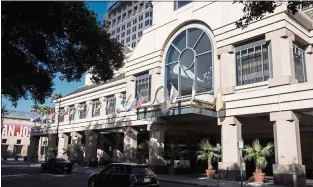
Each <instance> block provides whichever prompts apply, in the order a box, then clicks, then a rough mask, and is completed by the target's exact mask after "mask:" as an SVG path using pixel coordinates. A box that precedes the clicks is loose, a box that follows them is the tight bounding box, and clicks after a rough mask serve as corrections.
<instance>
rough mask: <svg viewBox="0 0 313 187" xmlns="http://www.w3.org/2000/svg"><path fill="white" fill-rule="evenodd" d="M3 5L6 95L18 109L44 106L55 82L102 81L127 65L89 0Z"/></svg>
mask: <svg viewBox="0 0 313 187" xmlns="http://www.w3.org/2000/svg"><path fill="white" fill-rule="evenodd" d="M1 4H2V16H1V21H2V25H1V26H2V27H1V34H2V35H1V39H2V41H1V44H2V45H1V53H2V54H1V55H2V56H1V57H2V59H1V60H2V90H1V92H2V94H3V95H4V96H5V97H7V98H8V99H9V100H10V101H12V103H13V105H15V106H16V104H17V100H18V99H20V98H24V99H28V98H29V97H30V98H31V99H33V100H35V101H36V102H38V103H40V104H42V103H44V101H45V99H46V98H47V97H50V96H51V95H52V92H53V79H54V78H55V77H56V74H57V73H60V75H61V76H60V79H61V80H66V81H68V82H71V81H79V80H80V79H81V77H82V75H83V74H84V73H86V72H88V71H89V72H90V73H92V74H93V76H92V80H93V81H94V82H95V83H100V82H101V81H105V80H107V79H110V78H112V76H113V72H114V70H115V69H118V68H120V67H122V65H123V60H124V54H123V47H122V45H121V44H120V43H118V42H117V41H116V40H115V39H112V38H111V36H110V34H109V33H108V32H107V27H106V25H105V24H104V23H100V22H98V21H97V18H96V14H95V13H94V12H93V11H89V10H88V9H87V7H86V5H85V2H83V1H75V2H74V1H68V2H66V1H50V2H48V1H46V2H14V1H5V2H1Z"/></svg>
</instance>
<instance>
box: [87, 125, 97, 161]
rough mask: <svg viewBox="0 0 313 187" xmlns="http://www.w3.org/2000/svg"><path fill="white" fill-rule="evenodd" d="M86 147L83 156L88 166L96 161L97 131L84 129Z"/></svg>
mask: <svg viewBox="0 0 313 187" xmlns="http://www.w3.org/2000/svg"><path fill="white" fill-rule="evenodd" d="M85 133H86V149H85V153H86V155H85V158H86V161H87V165H88V166H93V165H94V164H97V163H98V158H97V145H98V139H97V137H98V136H97V133H95V132H94V131H91V130H89V131H86V132H85Z"/></svg>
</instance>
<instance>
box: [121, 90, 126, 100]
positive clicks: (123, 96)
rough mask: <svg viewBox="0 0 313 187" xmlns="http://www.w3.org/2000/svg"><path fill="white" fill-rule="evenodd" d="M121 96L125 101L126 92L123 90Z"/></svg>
mask: <svg viewBox="0 0 313 187" xmlns="http://www.w3.org/2000/svg"><path fill="white" fill-rule="evenodd" d="M122 98H123V100H125V101H126V92H123V93H122Z"/></svg>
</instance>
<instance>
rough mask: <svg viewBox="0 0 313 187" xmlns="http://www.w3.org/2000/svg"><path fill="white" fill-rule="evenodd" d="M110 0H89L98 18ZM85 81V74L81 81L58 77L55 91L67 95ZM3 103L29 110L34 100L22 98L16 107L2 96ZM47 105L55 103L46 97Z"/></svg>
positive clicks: (19, 109)
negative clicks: (64, 79)
mask: <svg viewBox="0 0 313 187" xmlns="http://www.w3.org/2000/svg"><path fill="white" fill-rule="evenodd" d="M108 3H109V2H108V1H94V2H92V1H87V2H86V4H87V7H88V8H89V9H90V10H93V11H95V12H96V13H97V14H98V20H99V21H101V22H102V21H103V18H104V14H105V13H106V10H107V8H108V7H107V5H108ZM84 83H85V76H83V77H82V79H81V80H80V81H79V82H71V83H68V82H66V81H61V80H60V79H59V78H58V77H56V78H55V79H54V93H62V95H63V96H64V95H67V94H69V93H70V92H72V91H74V90H76V89H77V88H78V87H80V86H83V85H84ZM2 105H6V108H7V109H9V110H17V111H25V112H29V111H30V110H31V106H32V105H34V101H32V100H25V99H20V100H19V101H18V105H17V107H16V108H15V107H14V106H12V104H11V102H10V101H8V100H7V99H6V98H3V97H2ZM44 105H45V106H54V104H53V103H51V98H48V99H46V102H45V104H44Z"/></svg>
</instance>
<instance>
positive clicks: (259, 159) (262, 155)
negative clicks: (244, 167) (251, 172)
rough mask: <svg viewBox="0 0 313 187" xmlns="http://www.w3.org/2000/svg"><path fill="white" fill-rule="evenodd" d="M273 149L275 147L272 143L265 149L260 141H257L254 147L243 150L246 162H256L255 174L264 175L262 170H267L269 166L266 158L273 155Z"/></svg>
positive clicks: (246, 147) (253, 144) (248, 146)
mask: <svg viewBox="0 0 313 187" xmlns="http://www.w3.org/2000/svg"><path fill="white" fill-rule="evenodd" d="M273 147H274V145H273V144H272V143H268V144H267V145H266V146H265V147H263V146H262V145H261V144H260V141H259V140H258V139H256V140H254V141H253V143H252V146H250V145H246V146H245V148H244V149H243V150H242V151H243V153H244V154H245V156H244V159H245V160H248V161H251V160H252V159H253V160H255V165H256V168H255V173H262V170H263V169H265V168H266V166H267V164H268V162H267V160H266V158H268V157H270V156H272V155H273V150H272V149H273Z"/></svg>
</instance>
